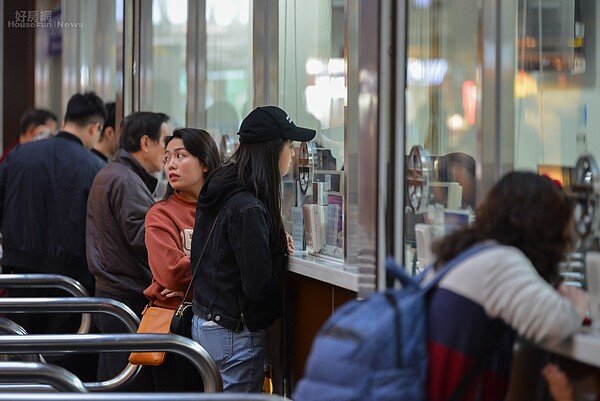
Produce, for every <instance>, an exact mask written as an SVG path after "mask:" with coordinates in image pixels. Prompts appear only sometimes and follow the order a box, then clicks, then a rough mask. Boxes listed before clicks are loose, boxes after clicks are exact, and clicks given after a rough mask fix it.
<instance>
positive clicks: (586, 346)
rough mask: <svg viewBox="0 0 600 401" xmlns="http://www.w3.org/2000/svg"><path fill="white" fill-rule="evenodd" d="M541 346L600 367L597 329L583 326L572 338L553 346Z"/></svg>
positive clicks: (599, 333)
mask: <svg viewBox="0 0 600 401" xmlns="http://www.w3.org/2000/svg"><path fill="white" fill-rule="evenodd" d="M541 348H543V349H545V350H547V351H550V352H552V353H555V354H557V355H561V356H564V357H567V358H571V359H574V360H576V361H579V362H583V363H586V364H588V365H592V366H595V367H600V331H599V330H598V329H595V330H592V329H591V328H587V327H586V328H584V329H582V331H581V332H580V333H577V334H575V335H574V336H573V338H571V339H569V340H566V341H563V342H561V343H559V344H557V345H554V346H541Z"/></svg>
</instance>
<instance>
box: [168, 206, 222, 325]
mask: <svg viewBox="0 0 600 401" xmlns="http://www.w3.org/2000/svg"><path fill="white" fill-rule="evenodd" d="M221 210H223V209H219V213H217V217H215V221H214V223H213V225H212V227H211V228H210V231H209V232H208V237H206V242H205V243H204V246H203V247H202V251H201V252H200V257H199V258H198V261H197V262H196V265H195V266H194V269H193V270H192V279H191V280H190V283H189V284H188V287H187V289H186V290H185V294H184V295H183V300H182V301H181V304H180V305H179V307H178V308H177V312H178V313H179V311H180V310H182V309H183V306H184V305H185V300H186V299H187V296H188V294H189V293H190V289H191V288H192V285H193V284H194V277H196V272H197V271H198V267H200V261H201V260H202V257H203V256H204V251H206V247H207V246H208V243H209V242H210V238H211V237H212V234H213V232H214V231H215V227H216V225H217V221H219V216H220V215H221Z"/></svg>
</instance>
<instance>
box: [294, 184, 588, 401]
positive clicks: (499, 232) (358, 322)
mask: <svg viewBox="0 0 600 401" xmlns="http://www.w3.org/2000/svg"><path fill="white" fill-rule="evenodd" d="M573 232H574V230H573V205H572V202H571V201H570V199H569V198H568V197H567V195H566V194H565V193H564V191H563V190H562V189H561V188H560V187H559V186H558V185H556V184H555V183H554V182H552V180H550V179H549V178H548V177H544V176H540V175H538V174H535V173H531V172H510V173H508V174H506V175H505V176H504V177H502V178H501V179H500V180H499V181H498V182H497V183H496V185H494V187H493V188H492V189H491V191H490V192H489V194H488V196H487V198H486V199H485V201H484V202H483V203H482V204H481V205H480V206H479V207H478V208H477V213H476V219H475V222H474V223H473V224H472V225H470V226H465V227H463V228H459V229H457V230H456V231H453V232H452V233H450V234H448V235H447V236H445V237H443V238H442V239H440V240H439V241H438V242H436V243H435V244H434V246H433V251H434V254H435V262H434V265H433V268H430V269H428V270H426V271H425V272H424V273H423V274H421V275H419V276H418V277H417V278H413V277H410V276H408V275H407V273H406V272H405V271H404V269H402V268H400V267H398V266H396V265H395V263H394V261H393V260H392V259H390V260H389V261H388V266H387V267H388V272H389V273H392V274H394V275H395V276H396V277H397V278H398V279H399V280H400V282H401V284H402V287H401V288H400V289H395V288H391V289H388V290H386V291H383V292H377V293H374V294H373V295H372V296H370V297H369V298H368V299H367V300H363V301H361V300H354V301H350V302H349V303H347V304H345V305H343V306H342V307H340V308H338V309H337V310H336V313H335V314H333V315H332V317H330V318H329V319H328V321H327V322H326V323H325V324H324V325H323V327H321V329H320V330H319V333H318V334H317V336H316V337H315V339H314V341H313V345H312V348H311V352H310V354H309V357H308V360H307V363H306V366H305V371H304V377H303V378H302V379H301V380H300V381H299V382H298V385H297V386H296V388H295V390H294V393H293V396H292V399H294V400H295V401H334V400H335V401H353V400H369V401H384V400H386V401H388V400H411V401H425V400H429V401H471V400H480V401H496V400H497V401H501V400H504V398H505V396H506V394H507V390H508V385H509V376H510V369H511V357H512V350H513V344H514V341H515V337H516V335H519V336H522V337H524V338H525V339H527V340H529V341H532V342H534V343H556V342H559V341H562V340H564V339H566V338H567V337H569V336H571V335H572V334H574V333H576V332H577V331H578V330H579V329H580V328H581V326H582V323H583V320H584V314H585V312H586V310H587V307H588V304H589V297H588V296H587V294H586V293H585V292H583V291H581V290H579V289H577V288H574V287H566V286H564V285H562V284H560V282H561V280H560V279H561V277H560V274H559V270H558V263H559V262H560V261H561V260H562V258H563V256H564V255H565V253H566V252H568V251H569V250H570V249H571V247H572V246H573V244H574V242H575V241H574V238H573V237H572V235H573ZM374 317H375V318H374Z"/></svg>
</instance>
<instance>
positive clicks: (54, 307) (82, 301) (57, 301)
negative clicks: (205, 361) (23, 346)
mask: <svg viewBox="0 0 600 401" xmlns="http://www.w3.org/2000/svg"><path fill="white" fill-rule="evenodd" d="M0 277H2V275H0ZM67 278H68V277H67ZM0 312H3V313H64V312H99V313H107V314H110V315H112V316H115V317H117V318H118V319H119V320H121V322H123V324H124V326H125V327H126V329H127V330H128V331H129V332H130V333H135V332H136V331H137V328H138V325H139V322H140V319H139V318H138V316H137V315H136V314H135V313H134V312H133V311H132V310H131V309H130V308H129V307H128V306H127V305H125V304H124V303H122V302H119V301H116V300H114V299H110V298H71V297H66V298H0ZM19 327H20V326H19ZM0 353H2V352H0ZM23 354H24V356H23V360H32V361H34V362H35V361H36V360H35V359H34V358H33V356H30V357H27V354H25V353H23ZM141 368H142V367H141V366H134V365H131V364H127V365H126V366H125V368H124V369H123V370H122V371H121V373H119V374H118V375H117V376H115V377H114V378H112V379H109V380H105V381H102V382H86V383H84V385H85V386H86V387H87V388H89V389H92V390H94V391H112V390H117V389H119V388H121V387H122V386H125V385H127V384H129V383H131V382H132V381H133V380H134V379H135V377H136V376H137V374H138V373H139V371H140V369H141Z"/></svg>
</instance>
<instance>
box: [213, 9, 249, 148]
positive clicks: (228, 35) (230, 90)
mask: <svg viewBox="0 0 600 401" xmlns="http://www.w3.org/2000/svg"><path fill="white" fill-rule="evenodd" d="M251 14H252V2H251V1H249V0H208V1H207V2H206V31H207V32H206V40H207V59H206V70H207V73H206V101H205V103H206V121H207V130H208V132H210V133H211V135H213V137H214V138H215V140H216V141H217V143H221V142H222V141H223V139H222V138H223V137H224V136H225V135H228V136H229V137H230V138H231V141H233V142H235V143H236V144H237V136H236V134H237V132H238V128H239V126H240V123H241V120H242V118H243V117H245V116H246V115H247V114H248V113H249V112H250V111H251V110H252V73H253V72H252V21H251V19H250V15H251ZM225 141H226V142H227V141H229V140H228V139H225ZM222 156H225V155H222Z"/></svg>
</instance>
